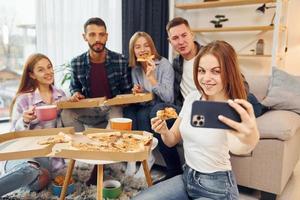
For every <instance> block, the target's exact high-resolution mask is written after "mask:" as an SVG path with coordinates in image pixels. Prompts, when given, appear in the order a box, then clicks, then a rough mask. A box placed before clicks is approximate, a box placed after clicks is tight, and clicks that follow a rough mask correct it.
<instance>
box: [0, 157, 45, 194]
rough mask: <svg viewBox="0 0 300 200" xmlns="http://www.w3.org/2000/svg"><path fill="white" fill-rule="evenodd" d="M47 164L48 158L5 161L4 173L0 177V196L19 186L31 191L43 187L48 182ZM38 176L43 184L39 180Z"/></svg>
mask: <svg viewBox="0 0 300 200" xmlns="http://www.w3.org/2000/svg"><path fill="white" fill-rule="evenodd" d="M48 166H49V158H39V159H37V160H10V161H7V162H6V164H5V168H4V170H5V174H4V176H2V177H1V178H0V197H1V196H3V195H5V194H7V193H9V192H12V191H14V190H16V189H19V188H20V187H26V186H27V187H28V188H29V189H30V190H32V191H39V190H41V189H43V187H45V186H46V185H47V184H48V183H49V182H50V177H49V170H48V169H47V167H48ZM45 172H46V173H45ZM40 176H43V177H44V179H43V182H44V183H45V184H44V183H43V184H42V183H41V182H40V179H39V178H40Z"/></svg>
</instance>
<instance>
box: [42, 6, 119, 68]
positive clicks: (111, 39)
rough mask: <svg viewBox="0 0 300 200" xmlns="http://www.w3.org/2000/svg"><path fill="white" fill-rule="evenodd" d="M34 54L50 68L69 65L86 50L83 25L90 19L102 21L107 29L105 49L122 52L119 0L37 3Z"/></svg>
mask: <svg viewBox="0 0 300 200" xmlns="http://www.w3.org/2000/svg"><path fill="white" fill-rule="evenodd" d="M36 3H37V4H36V5H37V7H36V9H37V17H36V19H37V21H36V34H37V51H38V52H40V53H44V54H46V55H47V56H49V58H50V59H51V61H52V62H53V64H54V65H56V66H57V65H61V64H64V63H67V62H69V61H70V60H71V59H72V58H73V57H75V56H77V55H79V54H81V53H83V52H85V51H87V49H88V45H87V44H86V42H85V41H84V40H83V37H82V33H83V31H84V30H83V25H84V23H85V22H86V20H87V19H88V18H90V17H100V18H102V19H103V20H104V21H105V23H106V26H107V31H108V34H109V35H108V42H107V47H108V48H109V49H111V50H113V51H116V52H119V53H121V52H122V9H121V3H122V1H121V0H109V1H108V0H37V1H36Z"/></svg>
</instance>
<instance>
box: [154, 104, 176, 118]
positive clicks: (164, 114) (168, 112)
mask: <svg viewBox="0 0 300 200" xmlns="http://www.w3.org/2000/svg"><path fill="white" fill-rule="evenodd" d="M156 116H157V117H158V118H159V119H161V120H168V119H176V118H177V117H178V115H177V113H176V110H175V109H174V108H172V107H167V108H165V109H163V110H159V111H157V112H156Z"/></svg>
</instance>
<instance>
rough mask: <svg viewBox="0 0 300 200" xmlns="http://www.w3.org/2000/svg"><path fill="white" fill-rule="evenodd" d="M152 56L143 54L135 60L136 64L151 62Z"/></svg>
mask: <svg viewBox="0 0 300 200" xmlns="http://www.w3.org/2000/svg"><path fill="white" fill-rule="evenodd" d="M153 58H154V55H149V54H144V55H141V56H139V57H138V58H137V61H138V62H147V61H148V60H152V59H153Z"/></svg>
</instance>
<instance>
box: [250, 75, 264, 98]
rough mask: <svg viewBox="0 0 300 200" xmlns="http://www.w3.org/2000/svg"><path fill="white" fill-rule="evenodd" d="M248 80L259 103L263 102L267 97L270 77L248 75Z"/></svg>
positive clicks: (251, 90)
mask: <svg viewBox="0 0 300 200" xmlns="http://www.w3.org/2000/svg"><path fill="white" fill-rule="evenodd" d="M246 80H247V82H248V83H249V87H250V92H251V93H253V94H254V95H255V97H256V98H257V99H258V100H259V101H262V100H263V99H264V98H265V97H266V95H267V90H268V86H269V82H270V76H267V75H266V76H263V75H246Z"/></svg>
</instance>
